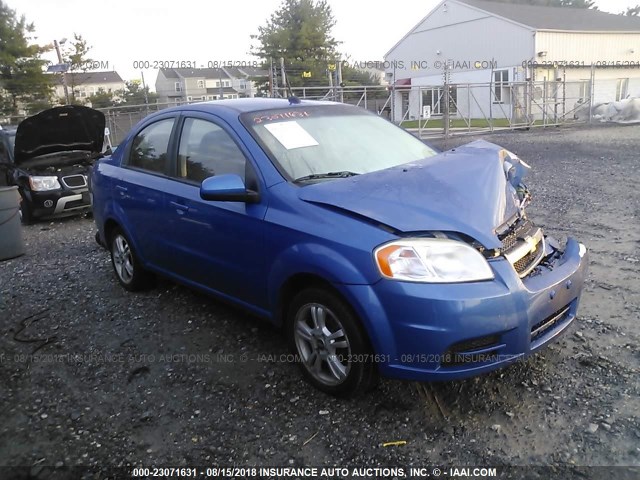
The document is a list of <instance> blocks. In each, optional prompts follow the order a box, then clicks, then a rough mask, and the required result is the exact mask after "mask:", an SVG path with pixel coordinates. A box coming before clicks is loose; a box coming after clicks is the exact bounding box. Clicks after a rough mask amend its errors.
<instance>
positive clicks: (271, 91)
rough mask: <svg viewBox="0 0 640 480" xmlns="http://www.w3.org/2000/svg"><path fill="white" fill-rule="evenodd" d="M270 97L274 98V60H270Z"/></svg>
mask: <svg viewBox="0 0 640 480" xmlns="http://www.w3.org/2000/svg"><path fill="white" fill-rule="evenodd" d="M269 96H270V97H271V98H273V58H270V59H269Z"/></svg>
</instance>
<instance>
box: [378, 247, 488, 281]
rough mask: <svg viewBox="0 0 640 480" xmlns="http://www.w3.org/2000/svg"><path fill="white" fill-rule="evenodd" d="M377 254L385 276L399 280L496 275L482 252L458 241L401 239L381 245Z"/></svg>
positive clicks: (471, 279) (468, 279)
mask: <svg viewBox="0 0 640 480" xmlns="http://www.w3.org/2000/svg"><path fill="white" fill-rule="evenodd" d="M374 256H375V260H376V263H377V264H378V268H379V269H380V272H381V273H382V275H384V276H385V277H387V278H393V279H395V280H406V281H410V282H424V283H455V282H476V281H481V280H491V279H493V278H494V275H493V271H492V270H491V267H490V266H489V263H488V262H487V261H486V260H485V258H484V257H483V256H482V255H481V254H480V252H478V251H477V250H476V249H474V248H473V247H471V246H469V245H467V244H466V243H462V242H458V241H455V240H448V239H443V238H411V239H406V240H398V241H394V242H391V243H387V244H386V245H382V246H381V247H378V248H377V249H376V250H375V252H374Z"/></svg>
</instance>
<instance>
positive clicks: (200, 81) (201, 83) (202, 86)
mask: <svg viewBox="0 0 640 480" xmlns="http://www.w3.org/2000/svg"><path fill="white" fill-rule="evenodd" d="M198 88H204V80H198Z"/></svg>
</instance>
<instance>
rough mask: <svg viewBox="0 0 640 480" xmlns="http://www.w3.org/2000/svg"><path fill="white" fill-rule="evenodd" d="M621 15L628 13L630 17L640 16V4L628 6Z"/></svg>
mask: <svg viewBox="0 0 640 480" xmlns="http://www.w3.org/2000/svg"><path fill="white" fill-rule="evenodd" d="M620 15H626V16H628V17H639V16H640V4H639V5H636V6H635V7H629V8H627V11H626V12H622V13H621V14H620Z"/></svg>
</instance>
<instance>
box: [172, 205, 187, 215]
mask: <svg viewBox="0 0 640 480" xmlns="http://www.w3.org/2000/svg"><path fill="white" fill-rule="evenodd" d="M169 203H170V205H171V206H172V207H173V208H175V209H176V211H177V212H178V213H179V214H180V215H183V214H185V213H186V212H188V211H189V207H187V206H186V205H184V204H182V203H178V202H169Z"/></svg>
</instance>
